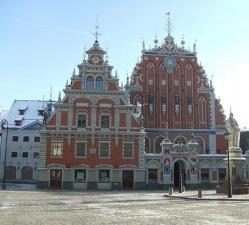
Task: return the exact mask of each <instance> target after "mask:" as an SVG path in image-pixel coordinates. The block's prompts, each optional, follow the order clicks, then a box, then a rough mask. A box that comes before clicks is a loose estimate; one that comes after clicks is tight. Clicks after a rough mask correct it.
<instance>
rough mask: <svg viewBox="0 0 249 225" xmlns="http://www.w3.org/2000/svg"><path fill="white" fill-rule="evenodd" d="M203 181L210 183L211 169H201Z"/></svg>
mask: <svg viewBox="0 0 249 225" xmlns="http://www.w3.org/2000/svg"><path fill="white" fill-rule="evenodd" d="M201 181H203V182H208V181H209V169H208V168H207V169H206V168H205V169H203V168H202V169H201Z"/></svg>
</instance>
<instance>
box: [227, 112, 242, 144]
mask: <svg viewBox="0 0 249 225" xmlns="http://www.w3.org/2000/svg"><path fill="white" fill-rule="evenodd" d="M226 128H227V130H228V132H229V133H230V142H229V147H239V140H240V129H239V125H238V123H237V121H236V120H235V119H234V118H233V113H231V112H230V115H229V118H228V120H227V121H226Z"/></svg>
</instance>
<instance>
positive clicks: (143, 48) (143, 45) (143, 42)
mask: <svg viewBox="0 0 249 225" xmlns="http://www.w3.org/2000/svg"><path fill="white" fill-rule="evenodd" d="M144 50H145V43H144V40H143V51H144Z"/></svg>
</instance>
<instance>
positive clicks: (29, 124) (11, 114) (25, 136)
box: [0, 100, 51, 181]
mask: <svg viewBox="0 0 249 225" xmlns="http://www.w3.org/2000/svg"><path fill="white" fill-rule="evenodd" d="M47 105H51V103H50V102H44V101H37V100H14V102H13V104H12V106H11V108H10V110H9V111H8V113H7V114H6V115H5V117H4V119H6V120H7V121H8V125H7V124H4V126H3V129H1V130H0V131H1V133H2V142H1V158H0V159H1V162H0V165H1V170H0V171H1V174H0V176H1V179H2V178H3V169H4V168H3V164H4V161H5V148H6V140H7V150H6V153H7V155H6V168H5V177H6V180H7V181H36V180H37V168H38V165H39V152H40V129H41V127H42V125H43V119H44V112H45V109H46V108H49V107H47ZM2 119H3V118H2ZM2 119H1V121H2ZM7 130H8V135H7Z"/></svg>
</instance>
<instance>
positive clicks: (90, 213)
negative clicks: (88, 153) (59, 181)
mask: <svg viewBox="0 0 249 225" xmlns="http://www.w3.org/2000/svg"><path fill="white" fill-rule="evenodd" d="M165 194H166V192H162V191H152V192H149V191H130V192H124V191H97V192H96V191H83V192H76V191H50V190H48V191H39V190H17V189H12V190H0V221H1V222H0V224H1V225H13V224H17V225H27V224H29V225H41V224H42V225H43V224H44V225H50V224H51V225H59V224H60V225H61V224H70V225H71V224H73V225H76V224H143V225H145V224H157V225H158V224H249V214H248V209H249V201H240V200H237V201H227V200H224V199H223V200H222V199H220V200H210V199H209V200H203V201H198V200H193V199H192V200H188V199H180V198H168V197H165V196H164V195H165ZM203 194H204V196H205V192H204V193H203ZM185 196H186V193H185ZM244 200H245V199H244Z"/></svg>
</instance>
